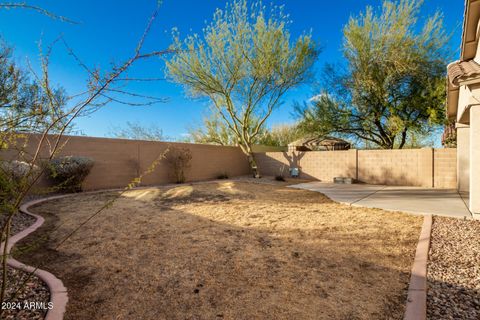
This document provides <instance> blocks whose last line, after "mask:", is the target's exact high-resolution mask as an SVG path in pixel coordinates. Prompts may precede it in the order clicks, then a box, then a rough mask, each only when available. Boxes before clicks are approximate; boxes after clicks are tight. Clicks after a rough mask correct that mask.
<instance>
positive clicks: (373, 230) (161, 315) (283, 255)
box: [17, 180, 422, 320]
mask: <svg viewBox="0 0 480 320" xmlns="http://www.w3.org/2000/svg"><path fill="white" fill-rule="evenodd" d="M114 196H115V193H101V194H83V195H82V194H80V195H76V196H74V197H71V198H65V199H61V200H55V201H51V202H48V203H44V204H42V205H40V206H38V207H36V208H33V209H32V211H33V212H35V213H38V214H41V215H43V216H44V217H46V218H47V222H46V224H45V226H44V227H42V229H41V230H40V231H39V232H37V233H36V235H37V236H36V238H30V239H28V240H27V241H28V243H24V245H29V247H30V250H28V251H26V252H24V253H17V256H19V259H20V260H21V261H24V262H26V263H29V264H32V265H37V264H42V268H44V269H46V270H49V271H51V272H53V273H54V274H55V275H56V276H58V277H59V278H61V279H62V280H63V281H64V284H65V285H66V286H67V288H68V290H69V291H68V295H69V298H70V300H69V303H68V307H67V314H66V319H109V320H110V319H145V320H146V319H402V317H403V312H404V304H405V300H406V289H407V287H408V281H409V271H410V268H411V264H412V262H413V256H414V252H415V247H416V243H417V240H418V235H419V232H420V226H421V222H422V218H421V217H414V216H410V215H406V214H400V213H391V212H386V211H382V210H376V209H364V208H356V207H349V206H346V205H340V204H337V203H334V202H332V201H330V200H329V199H327V198H326V197H325V196H323V195H321V194H319V193H315V192H310V191H305V190H297V189H291V188H287V187H286V183H278V184H276V185H272V184H270V185H269V184H254V183H248V182H232V181H228V180H226V181H225V182H221V183H220V182H218V183H204V184H196V185H181V186H178V187H174V188H167V187H165V188H151V189H144V190H135V191H130V192H128V193H126V194H124V195H123V196H122V197H121V198H120V199H119V200H118V201H116V202H115V204H114V205H113V206H112V207H110V208H109V209H107V210H106V211H104V212H102V213H101V214H100V215H98V216H97V217H95V218H94V219H93V220H91V221H90V222H89V223H88V224H86V225H85V226H84V227H83V228H82V231H81V232H79V233H78V234H76V235H75V236H74V237H73V238H71V239H70V240H68V241H67V242H65V243H64V244H63V245H62V246H61V247H60V248H59V249H58V250H54V249H53V248H54V247H55V246H56V244H57V243H58V242H59V241H60V240H61V239H62V238H63V237H64V236H65V235H66V234H68V233H69V232H70V231H71V230H73V229H74V228H75V227H76V226H77V225H78V224H79V223H81V222H82V221H83V220H84V219H86V218H87V217H88V216H89V215H91V214H92V213H93V212H94V211H95V210H96V209H98V208H99V207H100V206H101V205H102V204H103V203H104V202H105V201H106V200H107V199H111V198H112V197H114ZM32 245H35V247H34V248H33V249H32V248H31V246H32Z"/></svg>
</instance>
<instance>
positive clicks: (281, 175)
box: [275, 165, 285, 181]
mask: <svg viewBox="0 0 480 320" xmlns="http://www.w3.org/2000/svg"><path fill="white" fill-rule="evenodd" d="M284 172H285V165H283V166H282V167H281V168H280V170H279V173H278V174H277V175H276V176H275V180H277V181H285V175H284Z"/></svg>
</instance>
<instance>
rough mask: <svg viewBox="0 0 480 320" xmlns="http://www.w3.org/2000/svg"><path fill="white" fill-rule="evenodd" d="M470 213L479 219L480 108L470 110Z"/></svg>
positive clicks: (475, 107)
mask: <svg viewBox="0 0 480 320" xmlns="http://www.w3.org/2000/svg"><path fill="white" fill-rule="evenodd" d="M469 199H470V204H469V207H470V211H472V213H474V214H476V215H479V217H480V106H474V107H472V108H471V109H470V197H469Z"/></svg>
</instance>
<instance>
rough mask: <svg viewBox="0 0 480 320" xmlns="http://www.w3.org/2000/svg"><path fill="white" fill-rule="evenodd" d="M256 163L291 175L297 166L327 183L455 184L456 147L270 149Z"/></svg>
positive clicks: (272, 172)
mask: <svg viewBox="0 0 480 320" xmlns="http://www.w3.org/2000/svg"><path fill="white" fill-rule="evenodd" d="M293 160H295V161H293ZM257 162H258V165H259V168H260V170H261V173H262V174H263V175H276V174H278V173H279V172H280V169H281V168H282V167H285V168H284V171H285V173H286V174H288V168H289V167H291V166H296V167H299V168H300V170H301V177H302V178H308V179H316V180H320V181H325V182H332V181H333V178H334V177H350V178H354V179H357V180H359V181H361V182H365V183H369V184H386V185H403V186H420V187H436V188H455V187H456V149H435V150H434V149H431V148H425V149H408V150H407V149H406V150H348V151H318V152H295V153H291V152H267V153H259V154H257ZM294 164H295V165H294Z"/></svg>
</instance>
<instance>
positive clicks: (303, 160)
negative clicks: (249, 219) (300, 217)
mask: <svg viewBox="0 0 480 320" xmlns="http://www.w3.org/2000/svg"><path fill="white" fill-rule="evenodd" d="M256 158H257V163H258V167H259V169H260V173H261V174H262V175H277V174H279V173H280V172H281V170H282V168H283V170H284V174H285V175H287V176H288V174H289V171H288V169H289V168H291V167H298V168H299V169H300V177H301V178H305V179H315V180H319V181H325V182H330V181H331V180H332V179H333V177H338V176H348V177H353V178H355V176H356V150H348V151H309V152H299V151H295V152H266V153H256Z"/></svg>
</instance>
